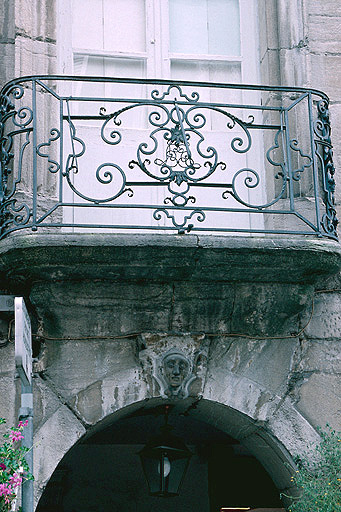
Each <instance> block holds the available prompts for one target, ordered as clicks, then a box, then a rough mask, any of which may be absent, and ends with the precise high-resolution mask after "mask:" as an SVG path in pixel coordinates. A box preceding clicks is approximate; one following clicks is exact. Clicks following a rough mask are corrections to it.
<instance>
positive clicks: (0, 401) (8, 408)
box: [0, 375, 20, 439]
mask: <svg viewBox="0 0 341 512" xmlns="http://www.w3.org/2000/svg"><path fill="white" fill-rule="evenodd" d="M19 397H20V387H19V386H17V384H16V382H15V381H14V377H13V376H5V375H1V376H0V418H5V420H6V422H7V423H6V425H3V426H2V425H1V426H0V439H1V437H2V436H1V433H3V432H5V430H6V428H7V427H12V426H13V425H16V424H17V421H18V416H17V411H18V406H19V403H18V399H19V401H20V398H19Z"/></svg>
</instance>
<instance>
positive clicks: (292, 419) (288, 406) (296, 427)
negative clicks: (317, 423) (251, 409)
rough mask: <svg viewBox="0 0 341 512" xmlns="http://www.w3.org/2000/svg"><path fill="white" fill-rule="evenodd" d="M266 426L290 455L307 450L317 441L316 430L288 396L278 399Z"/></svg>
mask: <svg viewBox="0 0 341 512" xmlns="http://www.w3.org/2000/svg"><path fill="white" fill-rule="evenodd" d="M267 427H268V429H269V431H270V432H271V433H272V434H273V435H274V436H275V437H276V439H277V440H278V441H280V442H281V443H282V444H283V446H285V448H286V449H287V450H288V451H289V453H291V455H292V456H294V455H297V454H300V453H301V454H302V453H305V452H307V451H308V450H309V449H311V447H312V446H314V445H315V444H316V443H318V441H319V436H318V434H317V432H316V430H315V429H314V428H313V427H312V426H311V424H310V423H309V421H308V420H307V419H306V418H305V417H304V416H303V415H302V414H301V413H300V412H299V411H298V410H297V409H296V408H295V407H294V406H293V404H292V402H291V400H290V398H285V399H284V400H281V401H280V404H279V406H278V407H277V408H276V411H275V412H274V414H273V415H272V416H271V417H270V418H269V419H268V422H267Z"/></svg>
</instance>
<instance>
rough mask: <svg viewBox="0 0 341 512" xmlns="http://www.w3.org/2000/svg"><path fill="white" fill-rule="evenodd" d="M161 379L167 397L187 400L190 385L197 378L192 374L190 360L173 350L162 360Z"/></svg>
mask: <svg viewBox="0 0 341 512" xmlns="http://www.w3.org/2000/svg"><path fill="white" fill-rule="evenodd" d="M159 378H160V380H162V381H164V382H163V384H164V386H163V387H164V391H165V395H166V396H168V397H172V396H173V397H174V396H176V397H178V398H185V397H186V396H188V387H189V384H190V383H191V382H192V381H193V380H194V379H195V378H196V377H195V375H193V374H192V365H191V362H190V361H189V359H188V358H187V357H186V356H185V355H184V354H183V353H182V352H180V351H179V350H177V349H173V350H172V349H171V350H169V351H168V352H166V354H164V356H163V357H162V360H161V365H160V367H159Z"/></svg>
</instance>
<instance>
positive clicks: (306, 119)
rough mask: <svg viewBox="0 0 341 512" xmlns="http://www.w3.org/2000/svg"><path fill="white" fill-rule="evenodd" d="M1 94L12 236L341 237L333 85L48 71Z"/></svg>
mask: <svg viewBox="0 0 341 512" xmlns="http://www.w3.org/2000/svg"><path fill="white" fill-rule="evenodd" d="M0 101H1V103H0V114H1V122H0V144H1V168H0V229H1V231H0V235H1V237H4V236H5V235H7V234H8V233H10V232H14V231H16V230H22V229H30V230H33V231H36V230H37V229H42V230H45V231H46V229H47V230H48V231H51V230H54V229H56V228H58V229H59V230H60V229H62V230H65V231H70V230H73V231H84V230H85V229H91V230H93V231H95V230H104V229H108V230H111V232H117V231H120V230H122V229H123V230H128V229H130V230H138V231H141V232H144V231H145V230H151V229H155V230H158V231H160V230H164V231H175V232H177V233H185V232H190V231H191V232H198V231H201V232H206V233H225V234H226V233H244V234H245V233H258V234H259V233H272V234H273V233H276V234H286V235H291V234H302V235H310V234H312V235H317V236H327V237H330V238H336V225H337V220H336V212H335V206H334V197H333V194H334V186H335V182H334V172H335V171H334V166H333V161H332V146H331V140H330V123H329V114H328V98H327V96H326V95H325V94H323V93H322V92H319V91H316V90H311V89H302V88H287V87H261V86H248V85H231V84H230V85H227V84H216V83H195V82H174V81H164V80H153V81H152V80H139V79H115V78H100V77H61V76H36V77H26V78H19V79H16V80H13V81H11V82H9V83H8V84H7V85H5V87H4V88H3V89H2V91H1V97H0ZM43 228H44V229H43Z"/></svg>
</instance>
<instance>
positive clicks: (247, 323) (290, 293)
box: [231, 284, 312, 336]
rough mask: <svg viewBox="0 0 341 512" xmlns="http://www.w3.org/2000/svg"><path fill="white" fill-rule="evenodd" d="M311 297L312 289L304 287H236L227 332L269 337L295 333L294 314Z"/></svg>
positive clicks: (308, 302)
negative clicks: (232, 310) (229, 329)
mask: <svg viewBox="0 0 341 512" xmlns="http://www.w3.org/2000/svg"><path fill="white" fill-rule="evenodd" d="M311 296H312V289H311V288H310V287H305V286H293V285H281V286H278V285H269V286H260V285H257V284H249V285H244V284H240V285H239V286H238V287H236V296H235V302H234V314H233V316H232V321H231V331H232V333H238V334H241V335H242V334H247V335H252V334H254V335H257V334H258V335H269V336H271V335H273V336H275V335H276V334H277V335H281V334H283V333H286V334H289V333H293V332H298V330H299V329H298V325H297V315H298V314H299V313H300V312H301V311H302V310H304V309H305V308H306V307H307V305H308V304H310V301H311ZM284 300H285V308H283V304H284ZM295 320H296V322H295ZM241 329H242V332H240V330H241Z"/></svg>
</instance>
